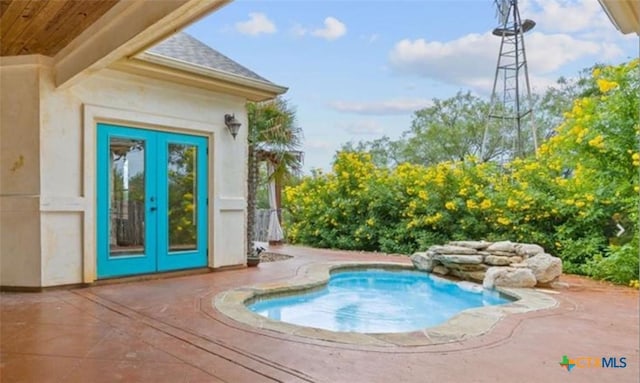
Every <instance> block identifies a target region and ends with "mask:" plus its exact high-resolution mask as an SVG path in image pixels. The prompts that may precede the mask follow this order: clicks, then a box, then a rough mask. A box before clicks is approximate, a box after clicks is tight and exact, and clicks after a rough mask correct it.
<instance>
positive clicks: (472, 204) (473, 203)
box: [467, 199, 478, 209]
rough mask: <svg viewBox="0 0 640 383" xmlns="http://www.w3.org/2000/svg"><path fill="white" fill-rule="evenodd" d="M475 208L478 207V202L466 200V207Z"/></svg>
mask: <svg viewBox="0 0 640 383" xmlns="http://www.w3.org/2000/svg"><path fill="white" fill-rule="evenodd" d="M477 208H478V204H477V203H476V201H474V200H472V199H468V200H467V209H477Z"/></svg>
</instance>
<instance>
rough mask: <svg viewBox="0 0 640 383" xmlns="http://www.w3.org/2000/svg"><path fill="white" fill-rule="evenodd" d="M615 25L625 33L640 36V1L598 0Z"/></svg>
mask: <svg viewBox="0 0 640 383" xmlns="http://www.w3.org/2000/svg"><path fill="white" fill-rule="evenodd" d="M598 2H599V3H600V5H601V6H602V9H604V11H605V13H606V14H607V16H608V17H609V20H611V22H612V23H613V25H614V26H615V27H616V28H617V29H618V30H619V31H620V32H622V33H623V34H629V33H635V34H637V35H639V36H640V2H638V1H637V0H629V1H624V0H598Z"/></svg>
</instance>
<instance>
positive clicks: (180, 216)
mask: <svg viewBox="0 0 640 383" xmlns="http://www.w3.org/2000/svg"><path fill="white" fill-rule="evenodd" d="M196 154H197V148H196V147H195V146H193V145H185V144H169V156H168V158H169V163H168V166H167V171H168V181H169V233H168V236H169V251H185V250H196V249H197V246H196V244H197V230H196V229H197V222H198V220H197V218H198V217H197V211H198V209H197V206H196V204H197V200H196V198H195V197H196V196H197V189H196V184H197V175H196V157H197V155H196Z"/></svg>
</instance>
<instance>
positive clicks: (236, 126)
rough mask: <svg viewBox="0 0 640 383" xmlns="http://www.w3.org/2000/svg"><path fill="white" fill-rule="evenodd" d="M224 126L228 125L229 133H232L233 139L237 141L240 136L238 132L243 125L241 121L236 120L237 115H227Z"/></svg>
mask: <svg viewBox="0 0 640 383" xmlns="http://www.w3.org/2000/svg"><path fill="white" fill-rule="evenodd" d="M224 124H225V125H227V128H229V132H230V133H231V135H232V136H233V139H234V140H235V139H236V136H237V135H238V130H240V125H242V124H241V123H240V121H238V120H236V115H235V114H225V115H224Z"/></svg>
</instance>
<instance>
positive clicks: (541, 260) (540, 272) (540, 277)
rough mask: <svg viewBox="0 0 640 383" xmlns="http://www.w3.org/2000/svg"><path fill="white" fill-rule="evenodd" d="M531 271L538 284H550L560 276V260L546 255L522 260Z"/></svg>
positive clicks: (542, 254)
mask: <svg viewBox="0 0 640 383" xmlns="http://www.w3.org/2000/svg"><path fill="white" fill-rule="evenodd" d="M524 263H525V264H526V265H527V268H529V269H531V271H532V272H533V274H534V275H535V277H536V280H537V281H538V283H541V284H545V283H551V282H553V281H555V280H557V279H558V277H560V274H562V260H560V258H558V257H554V256H552V255H550V254H547V253H541V254H537V255H534V256H533V257H530V258H527V259H525V260H524Z"/></svg>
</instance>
